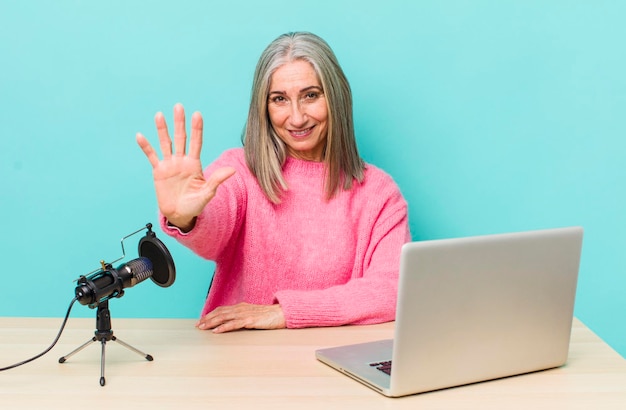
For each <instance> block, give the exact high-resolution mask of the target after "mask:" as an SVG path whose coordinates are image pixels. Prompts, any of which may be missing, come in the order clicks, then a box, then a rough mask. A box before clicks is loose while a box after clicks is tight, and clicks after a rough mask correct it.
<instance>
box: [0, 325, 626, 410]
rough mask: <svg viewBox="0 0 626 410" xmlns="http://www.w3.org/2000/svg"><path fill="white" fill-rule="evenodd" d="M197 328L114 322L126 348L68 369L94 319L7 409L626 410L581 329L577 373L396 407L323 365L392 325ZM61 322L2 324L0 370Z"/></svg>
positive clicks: (85, 357)
mask: <svg viewBox="0 0 626 410" xmlns="http://www.w3.org/2000/svg"><path fill="white" fill-rule="evenodd" d="M193 323H194V321H193V320H177V319H115V318H113V326H112V327H113V331H114V334H115V336H117V337H118V338H120V339H121V340H123V341H124V342H126V343H128V344H130V345H133V346H134V347H136V348H138V349H140V350H142V351H145V352H146V353H149V354H151V355H153V356H154V361H153V362H148V361H146V360H144V359H143V358H142V357H140V356H139V355H137V354H135V353H133V352H131V351H130V350H128V349H126V348H124V347H123V346H121V345H119V344H118V343H113V342H109V343H107V345H106V370H105V375H106V381H107V383H106V386H104V387H101V386H100V385H99V378H100V350H101V349H100V347H101V345H100V343H99V342H98V343H93V344H92V345H91V346H89V347H87V348H86V349H85V350H82V351H81V352H79V353H78V354H76V355H75V356H73V357H71V358H70V359H69V360H68V361H67V362H66V363H64V364H60V363H58V359H59V357H61V356H64V355H66V354H68V353H69V352H70V351H72V350H74V349H75V348H76V347H78V346H79V345H81V344H82V343H84V342H85V341H87V340H89V339H90V338H91V337H92V336H93V332H94V330H95V329H94V328H95V319H70V320H69V322H68V326H67V328H66V330H65V332H64V333H63V336H62V337H61V339H60V340H59V343H58V344H57V346H56V347H55V348H54V349H53V350H52V351H51V352H49V353H48V354H47V355H45V356H43V357H42V358H40V359H37V360H36V361H34V362H31V363H28V364H26V365H24V366H21V367H18V368H15V369H12V370H8V371H4V372H0V406H1V407H2V408H3V409H22V408H37V409H44V408H45V409H56V408H64V409H87V410H88V409H92V408H94V409H95V408H105V409H112V410H114V409H127V408H128V409H131V408H132V409H142V408H150V409H155V408H159V409H178V410H183V409H193V408H203V409H227V410H232V409H290V410H292V409H296V410H300V409H308V408H311V409H324V410H327V409H351V408H352V409H357V408H358V409H374V408H384V409H499V410H501V409H533V410H536V409H585V410H587V409H624V408H626V360H624V359H623V358H622V357H621V356H619V355H618V354H617V353H616V352H615V351H614V350H612V349H611V348H610V347H609V346H608V345H606V344H605V343H604V342H603V341H602V340H601V339H599V338H598V337H597V336H596V335H595V334H594V333H592V332H591V331H590V330H589V329H588V328H587V327H585V326H584V325H583V324H582V323H581V322H579V321H575V323H574V327H573V330H572V342H571V348H570V357H569V361H568V364H567V365H566V366H564V367H562V368H559V369H553V370H548V371H543V372H538V373H533V374H530V375H524V376H517V377H510V378H506V379H501V380H496V381H491V382H485V383H478V384H474V385H470V386H463V387H457V388H452V389H446V390H440V391H436V392H431V393H425V394H420V395H414V396H408V397H403V398H397V399H391V398H386V397H384V396H381V395H380V394H378V393H376V392H374V391H372V390H370V389H369V388H367V387H365V386H363V385H361V384H359V383H358V382H356V381H354V380H351V379H350V378H348V377H346V376H344V375H341V374H340V373H338V372H337V371H335V370H333V369H331V368H329V367H327V366H326V365H324V364H322V363H320V362H318V361H317V360H316V359H315V357H314V350H315V349H317V348H320V347H329V346H336V345H342V344H348V343H356V342H364V341H370V340H377V339H383V338H390V337H392V334H393V323H387V324H382V325H375V326H346V327H340V328H321V329H302V330H272V331H258V330H257V331H240V332H234V333H227V334H222V335H215V334H212V333H211V332H207V331H200V330H197V329H195V328H194V326H193ZM60 324H61V320H60V319H36V318H0V367H5V366H8V365H10V364H13V363H15V362H18V361H20V360H24V359H27V358H30V357H32V356H34V355H35V354H38V353H40V352H41V351H43V350H44V349H45V348H46V347H47V346H49V344H50V342H51V341H52V340H53V339H54V337H55V336H56V333H57V331H58V328H59V326H60Z"/></svg>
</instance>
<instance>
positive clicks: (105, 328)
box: [59, 300, 154, 386]
mask: <svg viewBox="0 0 626 410" xmlns="http://www.w3.org/2000/svg"><path fill="white" fill-rule="evenodd" d="M94 333H95V336H94V337H92V338H91V339H90V340H88V341H87V342H85V343H84V344H82V345H81V346H79V347H78V348H76V349H74V350H73V351H71V352H70V353H69V354H67V355H65V356H63V357H61V358H59V363H65V361H66V360H67V359H69V358H70V357H72V356H74V355H75V354H76V353H78V352H80V351H81V350H83V349H84V348H85V347H87V346H89V345H90V344H92V343H94V342H100V343H101V344H102V353H101V356H100V386H104V385H105V383H106V380H105V378H104V362H105V354H104V352H105V347H106V343H107V342H108V341H112V342H118V343H119V344H121V345H122V346H124V347H126V348H127V349H130V350H132V351H133V352H135V353H137V354H138V355H140V356H143V357H144V358H145V359H146V360H147V361H149V362H151V361H152V360H154V358H153V357H152V356H151V355H149V354H145V353H144V352H142V351H140V350H137V349H135V348H134V347H132V346H131V345H129V344H127V343H124V342H122V341H121V340H120V339H118V338H117V337H115V336H113V330H111V313H110V311H109V301H108V300H105V301H104V302H102V303H100V304H99V305H98V310H97V313H96V331H95V332H94Z"/></svg>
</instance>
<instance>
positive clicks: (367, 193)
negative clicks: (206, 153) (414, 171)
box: [160, 148, 410, 328]
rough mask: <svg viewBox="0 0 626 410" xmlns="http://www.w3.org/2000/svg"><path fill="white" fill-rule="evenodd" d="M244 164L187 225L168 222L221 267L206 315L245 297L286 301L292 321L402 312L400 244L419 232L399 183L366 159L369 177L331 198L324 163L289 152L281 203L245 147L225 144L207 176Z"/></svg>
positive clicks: (307, 323)
mask: <svg viewBox="0 0 626 410" xmlns="http://www.w3.org/2000/svg"><path fill="white" fill-rule="evenodd" d="M223 166H231V167H234V168H235V169H236V170H237V172H236V174H235V175H234V176H232V177H231V178H229V179H228V180H226V181H225V182H224V183H223V184H222V185H220V187H219V188H218V190H217V194H216V196H215V197H214V198H213V199H212V200H211V202H209V204H208V205H207V206H206V207H205V209H204V210H203V212H202V213H201V214H200V215H199V216H198V218H197V220H196V225H195V227H194V228H193V229H192V230H191V231H190V232H188V233H181V231H180V230H178V229H176V228H173V227H170V226H168V225H167V223H166V220H165V218H164V217H163V216H162V215H161V219H160V221H161V227H162V229H163V230H164V232H165V233H167V234H168V235H171V236H173V237H174V238H176V239H177V240H178V241H179V242H180V243H182V244H183V245H185V246H187V247H188V248H190V249H191V250H192V251H194V252H195V253H196V254H198V255H199V256H201V257H203V258H206V259H209V260H213V261H215V265H216V270H215V273H214V277H213V282H212V285H211V289H210V291H209V295H208V297H207V300H206V303H205V305H204V308H203V310H202V315H205V314H206V313H208V312H210V311H212V310H213V309H215V308H216V307H218V306H221V305H234V304H237V303H240V302H247V303H252V304H265V305H269V304H275V303H279V304H280V306H281V308H282V310H283V313H284V316H285V323H286V326H287V327H288V328H298V327H313V326H337V325H344V324H371V323H380V322H386V321H391V320H394V318H395V308H396V293H397V282H398V271H399V263H400V249H401V247H402V245H403V244H404V243H405V242H407V241H409V240H410V234H409V228H408V217H407V204H406V201H405V200H404V198H403V197H402V194H401V193H400V191H399V189H398V187H397V185H396V184H395V183H394V181H393V180H392V179H391V177H390V176H389V175H387V174H386V173H384V172H383V171H381V170H380V169H378V168H376V167H374V166H372V165H367V167H366V170H365V179H364V181H363V182H362V183H361V184H358V183H356V184H355V185H354V186H353V188H352V189H351V190H349V191H344V190H342V191H340V193H339V194H338V195H337V196H335V197H334V198H332V199H331V200H330V201H328V200H326V195H325V191H324V176H325V171H324V164H323V163H318V162H310V161H303V160H298V159H294V158H288V159H287V160H286V162H285V164H284V166H283V176H284V178H285V180H286V181H287V183H288V186H289V188H288V190H287V191H286V192H284V194H283V196H282V202H281V203H280V204H278V205H275V204H273V203H271V202H270V201H268V200H267V198H266V197H265V195H264V194H263V191H262V190H261V188H260V186H259V185H258V183H257V180H256V178H255V177H254V175H253V174H252V173H251V172H250V170H249V168H248V167H247V165H246V161H245V157H244V152H243V149H241V148H236V149H231V150H228V151H226V152H224V153H223V154H222V155H221V156H220V158H218V159H217V160H216V161H215V162H214V163H213V164H211V165H210V166H208V167H207V169H206V170H205V174H206V175H208V174H209V173H211V172H212V171H213V170H215V169H217V168H219V167H223Z"/></svg>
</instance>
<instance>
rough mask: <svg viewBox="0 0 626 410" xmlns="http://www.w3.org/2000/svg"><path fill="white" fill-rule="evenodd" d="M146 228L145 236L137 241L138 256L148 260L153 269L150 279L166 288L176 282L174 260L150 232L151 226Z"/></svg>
mask: <svg viewBox="0 0 626 410" xmlns="http://www.w3.org/2000/svg"><path fill="white" fill-rule="evenodd" d="M147 228H148V232H146V236H144V237H143V238H141V240H140V241H139V256H141V257H144V258H148V259H150V262H152V269H153V273H152V276H150V279H152V281H153V282H154V283H156V284H157V285H159V286H161V287H163V288H166V287H168V286H171V285H172V283H174V280H176V267H175V266H174V260H173V259H172V255H171V254H170V251H168V250H167V248H166V247H165V245H164V244H163V242H161V241H160V240H159V239H158V238H157V237H156V234H155V233H154V232H152V224H148V225H147Z"/></svg>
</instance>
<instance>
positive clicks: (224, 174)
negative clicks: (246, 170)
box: [205, 167, 237, 196]
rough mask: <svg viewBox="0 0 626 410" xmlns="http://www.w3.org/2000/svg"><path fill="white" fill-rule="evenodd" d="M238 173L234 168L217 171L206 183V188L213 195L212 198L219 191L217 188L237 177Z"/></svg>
mask: <svg viewBox="0 0 626 410" xmlns="http://www.w3.org/2000/svg"><path fill="white" fill-rule="evenodd" d="M236 172H237V171H236V170H235V168H232V167H223V168H218V169H216V170H215V171H213V173H212V174H211V175H210V176H209V179H207V181H206V183H205V187H206V189H207V191H210V192H211V193H212V195H211V196H214V195H215V191H217V187H219V186H220V185H221V184H222V183H223V182H224V181H226V180H227V179H228V178H230V177H232V176H233V175H235V173H236Z"/></svg>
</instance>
